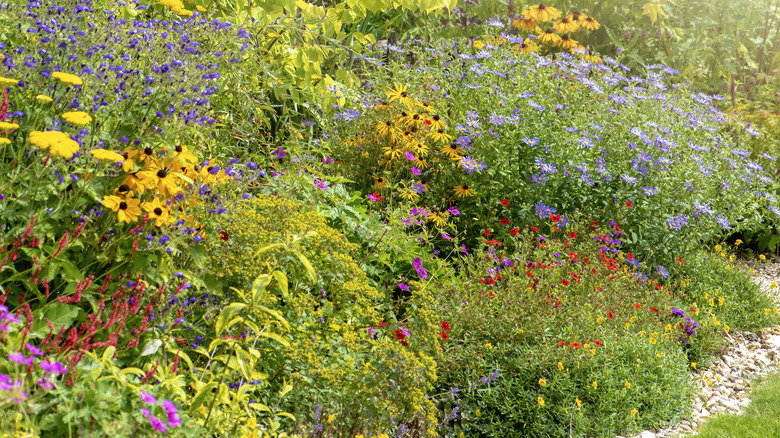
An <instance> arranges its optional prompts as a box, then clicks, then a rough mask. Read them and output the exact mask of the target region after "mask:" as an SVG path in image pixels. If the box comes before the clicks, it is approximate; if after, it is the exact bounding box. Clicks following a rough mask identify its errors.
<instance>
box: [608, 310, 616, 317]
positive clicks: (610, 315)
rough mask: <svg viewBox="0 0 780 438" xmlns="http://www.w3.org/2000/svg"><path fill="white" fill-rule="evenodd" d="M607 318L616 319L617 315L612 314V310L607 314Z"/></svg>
mask: <svg viewBox="0 0 780 438" xmlns="http://www.w3.org/2000/svg"><path fill="white" fill-rule="evenodd" d="M607 316H609V319H615V315H613V314H612V311H611V310H610V311H609V312H607Z"/></svg>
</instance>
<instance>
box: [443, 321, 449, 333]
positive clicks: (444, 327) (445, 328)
mask: <svg viewBox="0 0 780 438" xmlns="http://www.w3.org/2000/svg"><path fill="white" fill-rule="evenodd" d="M441 328H443V329H444V331H445V332H446V331H449V330H450V323H448V322H447V321H442V322H441Z"/></svg>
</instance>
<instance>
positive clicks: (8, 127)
mask: <svg viewBox="0 0 780 438" xmlns="http://www.w3.org/2000/svg"><path fill="white" fill-rule="evenodd" d="M17 128H19V125H17V124H16V123H11V122H0V131H13V130H14V129H17Z"/></svg>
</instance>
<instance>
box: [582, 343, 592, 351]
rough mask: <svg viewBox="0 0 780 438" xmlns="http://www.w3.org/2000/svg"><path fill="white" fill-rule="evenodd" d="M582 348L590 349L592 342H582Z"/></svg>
mask: <svg viewBox="0 0 780 438" xmlns="http://www.w3.org/2000/svg"><path fill="white" fill-rule="evenodd" d="M582 348H584V349H586V350H589V349H590V344H588V343H587V342H586V343H584V344H582Z"/></svg>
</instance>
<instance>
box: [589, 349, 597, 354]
mask: <svg viewBox="0 0 780 438" xmlns="http://www.w3.org/2000/svg"><path fill="white" fill-rule="evenodd" d="M594 354H596V349H595V348H591V349H590V355H591V356H593V355H594Z"/></svg>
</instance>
